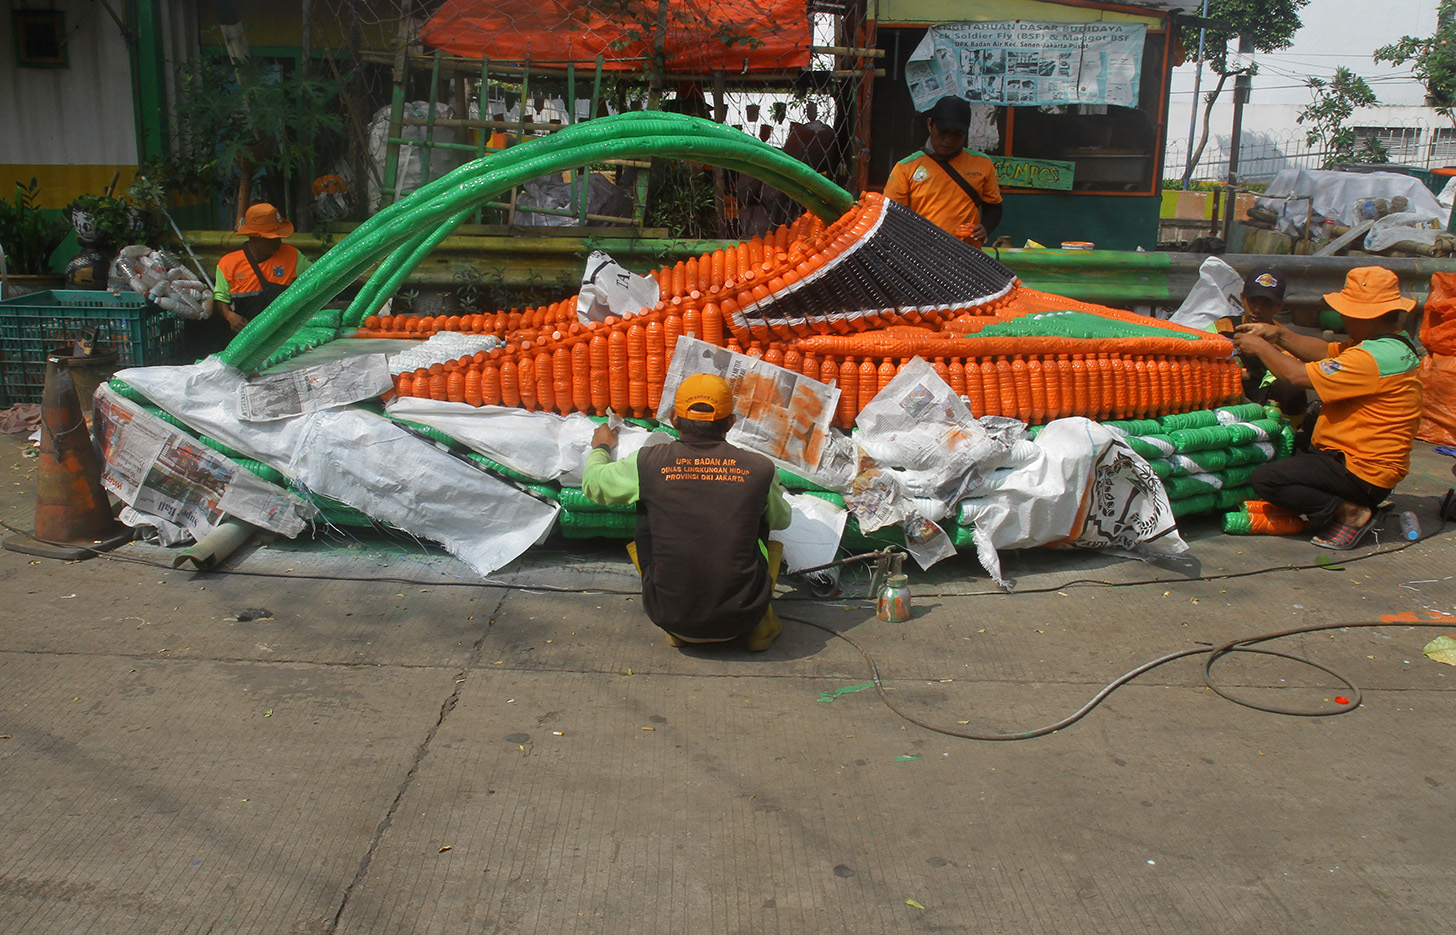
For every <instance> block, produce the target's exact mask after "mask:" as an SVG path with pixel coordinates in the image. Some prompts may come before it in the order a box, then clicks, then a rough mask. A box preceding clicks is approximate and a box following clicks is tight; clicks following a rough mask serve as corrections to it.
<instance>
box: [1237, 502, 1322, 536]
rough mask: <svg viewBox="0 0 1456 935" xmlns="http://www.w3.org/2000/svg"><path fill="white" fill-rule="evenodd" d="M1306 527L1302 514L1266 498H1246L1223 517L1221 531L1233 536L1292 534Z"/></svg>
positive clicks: (1306, 521) (1307, 524)
mask: <svg viewBox="0 0 1456 935" xmlns="http://www.w3.org/2000/svg"><path fill="white" fill-rule="evenodd" d="M1308 528H1309V521H1308V520H1306V519H1305V518H1304V517H1303V516H1300V515H1299V514H1298V513H1291V512H1289V511H1288V510H1283V509H1280V508H1279V507H1277V506H1275V505H1274V504H1272V503H1269V502H1268V501H1266V500H1246V501H1244V503H1243V505H1242V506H1240V507H1239V509H1238V510H1237V511H1235V512H1233V513H1225V514H1224V517H1223V531H1224V532H1226V533H1229V534H1230V535H1235V536H1292V535H1297V534H1299V533H1302V532H1304V531H1306V530H1307V529H1308Z"/></svg>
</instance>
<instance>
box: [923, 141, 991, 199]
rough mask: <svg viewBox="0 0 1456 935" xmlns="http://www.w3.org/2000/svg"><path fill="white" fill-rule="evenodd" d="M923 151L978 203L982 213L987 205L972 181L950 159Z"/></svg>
mask: <svg viewBox="0 0 1456 935" xmlns="http://www.w3.org/2000/svg"><path fill="white" fill-rule="evenodd" d="M922 151H923V152H924V153H925V155H927V156H929V157H930V161H931V162H933V163H935V164H936V165H938V166H940V168H941V170H942V171H944V172H945V174H946V175H948V176H950V177H951V180H952V181H954V182H955V183H956V184H957V185H959V186H960V187H961V191H963V192H965V193H966V194H967V195H970V196H971V200H972V201H974V202H975V203H976V210H977V211H980V210H981V209H982V208H984V207H985V205H986V203H985V202H984V201H982V200H981V194H980V192H978V191H976V189H975V188H974V187H973V186H972V185H971V183H970V180H969V179H967V178H966V177H965V176H964V175H961V173H960V171H959V170H958V169H956V167H955V166H953V165H951V164H950V160H949V159H945V160H942V159H941V157H939V156H937V155H936V154H935V153H932V152H931V151H930V150H928V149H926V150H922Z"/></svg>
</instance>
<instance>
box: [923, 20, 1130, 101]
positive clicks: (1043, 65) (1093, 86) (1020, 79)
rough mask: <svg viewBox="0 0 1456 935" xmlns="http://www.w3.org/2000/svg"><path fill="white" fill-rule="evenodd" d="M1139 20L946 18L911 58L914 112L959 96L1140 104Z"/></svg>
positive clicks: (984, 98) (928, 35)
mask: <svg viewBox="0 0 1456 935" xmlns="http://www.w3.org/2000/svg"><path fill="white" fill-rule="evenodd" d="M1147 31H1148V28H1147V26H1145V25H1143V24H1141V23H1023V22H1017V21H1005V22H997V23H942V24H941V25H939V26H932V27H931V28H930V29H929V30H928V31H927V32H926V33H925V38H924V39H922V40H921V42H920V45H919V46H917V47H916V48H915V51H914V52H912V53H911V55H910V58H909V60H908V61H907V62H906V63H905V80H906V82H908V83H909V85H910V96H911V98H912V99H913V100H914V102H915V108H916V110H919V111H921V112H924V111H927V110H929V109H930V107H931V105H933V104H934V103H935V102H936V101H938V100H940V99H941V98H942V97H947V96H951V95H955V96H958V97H961V98H964V99H965V100H967V101H971V102H973V103H982V104H996V105H1006V106H1027V105H1036V104H1114V105H1118V106H1121V107H1133V106H1136V104H1137V100H1138V79H1139V76H1140V75H1141V73H1142V64H1143V43H1144V40H1145V39H1146V37H1147Z"/></svg>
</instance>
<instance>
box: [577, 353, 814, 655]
mask: <svg viewBox="0 0 1456 935" xmlns="http://www.w3.org/2000/svg"><path fill="white" fill-rule="evenodd" d="M735 418H736V416H735V415H734V413H733V390H732V389H731V388H730V387H729V386H728V382H727V381H726V380H724V379H723V378H722V377H720V376H717V375H715V374H711V373H696V374H693V375H692V376H690V377H688V378H687V379H685V380H683V381H682V384H681V385H679V386H678V389H677V395H676V396H675V397H674V398H673V416H672V424H673V427H674V428H676V429H677V431H678V434H679V435H680V436H681V438H680V440H678V441H675V442H672V443H670V444H666V445H653V446H650V447H647V448H643V449H642V450H640V451H638V452H636V453H634V454H630V455H628V456H627V457H625V458H623V459H621V460H620V461H613V460H612V450H613V449H614V448H615V447H616V445H617V433H616V432H615V431H613V430H612V429H610V428H608V427H607V426H605V425H603V426H599V427H598V428H597V430H596V432H595V434H593V435H592V450H591V453H590V454H588V455H587V457H586V468H585V470H584V472H583V474H582V482H581V489H582V492H583V493H584V494H586V496H587V497H588V498H589V499H591V500H593V501H595V502H597V503H602V504H608V505H611V504H627V503H636V504H637V540H636V542H635V543H633V544H632V545H631V546H628V551H629V552H631V553H632V558H633V562H634V563H636V565H637V568H638V570H639V571H640V572H641V573H642V604H643V607H644V609H645V610H646V611H647V616H648V618H649V619H651V620H652V622H653V623H655V624H657V626H659V627H661V628H662V629H663V630H664V631H666V633H667V641H668V642H669V643H671V644H672V645H673V646H681V645H683V644H684V643H726V642H730V641H732V640H736V639H739V638H740V637H741V638H742V639H743V645H744V647H745V648H747V649H748V650H749V651H751V652H762V651H763V650H765V649H768V648H769V646H771V645H773V641H774V639H776V638H777V637H778V635H779V631H780V630H781V629H782V624H780V622H779V618H778V615H777V614H775V613H774V610H773V607H772V606H771V605H770V604H769V599H770V598H771V597H772V596H773V582H774V579H775V577H776V575H777V572H778V560H779V556H780V555H781V554H782V549H781V547H780V546H779V544H778V543H777V542H773V543H770V542H769V541H768V533H769V530H770V529H784V528H785V527H787V526H788V525H789V504H788V502H787V501H786V500H785V499H784V492H783V489H782V488H781V487H780V486H779V479H778V472H777V471H776V470H775V468H774V465H773V462H772V461H770V460H769V459H768V458H765V457H764V456H763V455H760V454H755V453H754V452H751V451H745V450H744V449H742V448H738V447H736V446H734V445H730V444H729V443H728V442H727V441H726V440H725V439H724V436H726V435H727V434H728V430H729V429H730V428H732V427H733V422H734V420H735Z"/></svg>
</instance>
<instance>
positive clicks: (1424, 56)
mask: <svg viewBox="0 0 1456 935" xmlns="http://www.w3.org/2000/svg"><path fill="white" fill-rule="evenodd" d="M1436 23H1437V26H1436V34H1435V35H1433V36H1429V37H1427V38H1424V39H1422V38H1418V37H1416V36H1404V37H1402V38H1401V40H1400V41H1399V42H1397V43H1395V44H1394V45H1387V46H1381V47H1380V48H1378V49H1376V50H1375V61H1377V62H1389V63H1390V64H1392V65H1404V64H1405V63H1406V62H1412V63H1413V64H1414V72H1415V76H1416V78H1417V79H1419V80H1420V82H1421V84H1423V85H1425V86H1426V94H1427V95H1428V96H1429V97H1430V102H1431V104H1432V105H1433V106H1435V108H1436V113H1438V114H1440V115H1441V116H1443V117H1445V118H1446V119H1447V120H1450V121H1451V122H1452V124H1453V125H1456V0H1441V5H1440V6H1439V7H1438V8H1437V10H1436Z"/></svg>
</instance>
